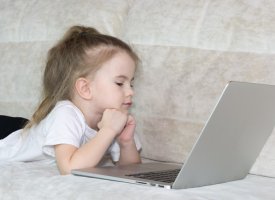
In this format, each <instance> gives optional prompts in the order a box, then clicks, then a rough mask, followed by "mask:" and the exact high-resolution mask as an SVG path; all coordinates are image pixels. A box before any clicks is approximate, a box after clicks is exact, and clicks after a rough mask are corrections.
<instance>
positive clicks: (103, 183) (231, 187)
mask: <svg viewBox="0 0 275 200" xmlns="http://www.w3.org/2000/svg"><path fill="white" fill-rule="evenodd" d="M0 169H1V173H0V199H1V200H7V199H9V200H10V199H28V200H32V199H58V200H61V199H66V200H68V199H74V200H75V199H79V200H83V199H112V200H116V199H117V200H123V199H131V200H134V199H157V200H161V199H166V200H167V199H169V200H171V199H186V200H189V199H190V200H191V199H192V200H194V199H211V200H215V199H217V200H227V199H228V200H233V199H234V200H243V199H249V200H254V199H261V200H263V199H264V200H269V199H270V200H274V199H275V193H274V188H275V178H268V177H262V176H256V175H248V176H247V177H246V178H245V179H243V180H240V181H234V182H228V183H224V184H218V185H213V186H207V187H200V188H193V189H185V190H167V189H163V188H154V187H148V186H143V185H135V184H127V183H121V182H113V181H107V180H100V179H93V178H85V177H77V176H73V175H67V176H61V175H59V172H58V170H57V168H56V166H55V165H54V166H45V165H43V164H42V163H38V162H36V163H2V164H0Z"/></svg>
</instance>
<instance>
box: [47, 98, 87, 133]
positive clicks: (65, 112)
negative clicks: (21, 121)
mask: <svg viewBox="0 0 275 200" xmlns="http://www.w3.org/2000/svg"><path fill="white" fill-rule="evenodd" d="M47 118H48V120H47V121H53V120H54V121H56V120H57V121H59V122H61V121H62V122H63V123H66V122H67V123H73V122H74V121H76V122H78V123H79V124H80V125H81V126H82V127H83V128H85V118H84V115H83V114H82V112H81V111H80V110H79V109H78V108H77V107H76V106H75V105H74V104H73V103H72V102H71V101H69V100H64V101H59V102H58V103H57V104H56V105H55V107H54V108H53V110H52V111H51V112H50V114H49V115H48V117H47Z"/></svg>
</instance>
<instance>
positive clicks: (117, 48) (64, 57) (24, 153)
mask: <svg viewBox="0 0 275 200" xmlns="http://www.w3.org/2000/svg"><path fill="white" fill-rule="evenodd" d="M137 63H138V57H137V55H136V54H135V53H134V52H133V51H132V49H131V48H130V47H129V46H128V45H127V44H125V43H124V42H123V41H121V40H119V39H117V38H114V37H112V36H108V35H103V34H100V33H99V32H98V31H97V30H95V29H94V28H89V27H83V26H74V27H71V28H70V29H69V30H68V31H67V33H66V34H65V35H64V37H63V38H62V39H61V40H60V41H59V42H58V43H57V44H56V45H55V46H54V47H53V48H52V49H50V51H49V52H48V58H47V63H46V68H45V71H44V77H43V100H42V102H41V104H40V105H39V107H38V109H37V110H36V111H35V113H34V114H33V117H32V119H31V121H30V122H29V123H28V124H27V125H26V127H25V128H24V129H21V130H18V131H16V132H13V133H12V134H11V135H9V136H8V137H6V138H5V139H3V140H1V141H0V161H1V160H2V161H38V160H44V161H54V160H55V161H56V163H57V166H58V168H59V171H60V173H61V174H68V173H70V171H71V170H72V169H76V168H85V167H92V166H96V165H97V164H99V162H100V161H101V160H102V158H103V157H104V155H105V152H106V151H109V152H110V153H111V155H112V159H113V161H114V162H117V163H118V164H119V165H124V164H130V163H139V162H141V160H140V156H139V150H140V143H139V142H138V140H137V138H136V137H135V135H134V129H135V120H134V118H133V117H132V116H131V115H130V114H129V109H130V107H131V105H132V97H133V94H134V92H133V88H132V87H133V80H134V73H135V69H136V65H137Z"/></svg>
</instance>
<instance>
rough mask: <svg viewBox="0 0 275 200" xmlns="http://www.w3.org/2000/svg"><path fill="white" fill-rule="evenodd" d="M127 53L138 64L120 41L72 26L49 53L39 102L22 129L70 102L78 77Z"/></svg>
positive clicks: (91, 29)
mask: <svg viewBox="0 0 275 200" xmlns="http://www.w3.org/2000/svg"><path fill="white" fill-rule="evenodd" d="M121 51H124V52H126V53H127V54H128V55H129V56H130V57H131V58H132V59H133V60H134V61H135V63H136V64H137V63H138V60H139V59H138V56H137V55H136V54H135V52H134V51H133V50H132V49H131V47H130V46H129V45H127V44H126V43H125V42H123V41H122V40H120V39H118V38H115V37H112V36H109V35H104V34H101V33H99V32H98V31H97V30H96V29H94V28H91V27H85V26H73V27H71V28H70V29H69V30H68V31H67V32H66V33H65V35H64V36H63V38H62V39H61V40H60V41H59V42H58V43H57V44H56V45H55V46H54V47H52V48H51V49H50V50H49V52H48V57H47V62H46V67H45V71H44V77H43V93H42V101H41V103H40V105H39V106H38V109H37V110H36V111H35V112H34V114H33V116H32V119H31V120H30V121H29V123H28V124H27V125H26V126H25V128H30V127H31V126H33V125H35V124H38V123H39V122H40V121H42V120H43V119H44V118H45V117H46V116H47V115H48V114H49V113H50V112H51V110H52V109H53V108H54V106H55V105H56V103H57V102H58V101H61V100H71V99H72V97H73V91H74V84H75V82H76V80H77V79H78V78H79V77H86V76H87V75H90V74H91V73H94V72H95V71H96V70H97V69H98V68H99V67H100V66H101V65H102V64H103V63H104V62H106V61H107V60H109V59H111V58H112V57H113V56H114V55H115V54H116V53H117V52H121Z"/></svg>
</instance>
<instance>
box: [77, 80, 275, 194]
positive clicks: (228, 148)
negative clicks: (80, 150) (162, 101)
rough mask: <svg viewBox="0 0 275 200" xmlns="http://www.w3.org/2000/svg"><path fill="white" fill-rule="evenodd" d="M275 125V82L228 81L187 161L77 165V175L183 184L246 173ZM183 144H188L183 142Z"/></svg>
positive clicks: (207, 182) (197, 184)
mask: <svg viewBox="0 0 275 200" xmlns="http://www.w3.org/2000/svg"><path fill="white" fill-rule="evenodd" d="M274 125H275V85H266V84H256V83H246V82H233V81H232V82H229V83H228V84H227V85H226V87H225V89H224V91H223V92H222V95H221V97H220V99H219V101H218V103H217V105H216V106H215V108H214V111H213V112H212V114H211V116H210V118H209V119H208V121H207V123H206V125H205V126H204V128H203V129H202V132H201V134H200V136H199V137H198V140H197V141H196V143H195V145H194V146H193V148H192V150H191V152H190V154H189V156H188V157H187V159H186V160H185V163H184V164H183V165H178V164H167V163H142V164H132V165H125V166H106V167H95V168H87V169H76V170H72V174H74V175H78V176H85V177H92V178H100V179H107V180H113V181H121V182H128V183H134V184H142V185H149V186H155V187H161V188H167V189H184V188H193V187H200V186H207V185H213V184H219V183H224V182H229V181H235V180H240V179H243V178H245V177H246V175H247V174H248V173H249V171H250V168H251V167H252V165H253V164H254V162H255V160H256V158H257V157H258V155H259V153H260V152H261V149H262V148H263V146H264V144H265V142H266V141H267V139H268V137H269V136H270V135H271V133H272V131H273V128H274ZM182 145H184V144H182Z"/></svg>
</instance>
